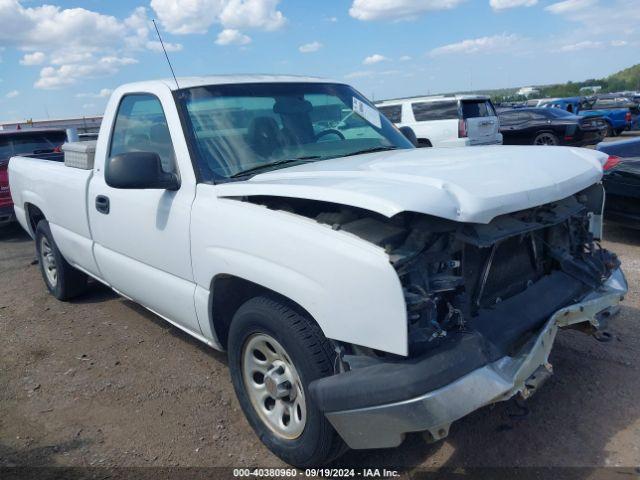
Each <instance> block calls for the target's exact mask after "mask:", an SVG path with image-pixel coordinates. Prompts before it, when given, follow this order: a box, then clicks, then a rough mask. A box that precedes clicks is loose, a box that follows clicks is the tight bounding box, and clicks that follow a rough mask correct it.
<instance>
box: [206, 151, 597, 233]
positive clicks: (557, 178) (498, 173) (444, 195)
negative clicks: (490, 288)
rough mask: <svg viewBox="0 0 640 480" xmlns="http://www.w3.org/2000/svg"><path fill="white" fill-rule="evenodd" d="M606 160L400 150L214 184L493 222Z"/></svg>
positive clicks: (388, 211) (558, 195) (591, 175)
mask: <svg viewBox="0 0 640 480" xmlns="http://www.w3.org/2000/svg"><path fill="white" fill-rule="evenodd" d="M606 159H607V155H606V154H603V153H601V152H596V151H593V150H587V149H584V148H567V147H505V146H495V147H464V148H422V149H415V150H398V151H389V152H379V153H370V154H365V155H357V156H353V157H345V158H336V159H332V160H324V161H317V162H313V163H307V164H303V165H297V166H294V167H289V168H283V169H280V170H276V171H273V172H269V173H263V174H259V175H256V176H254V177H252V178H250V179H249V180H247V181H242V182H232V183H225V184H220V185H217V186H216V192H217V195H218V196H219V197H240V196H253V195H269V196H279V197H293V198H306V199H311V200H320V201H326V202H333V203H338V204H343V205H351V206H354V207H360V208H364V209H367V210H372V211H375V212H378V213H380V214H382V215H385V216H387V217H392V216H393V215H396V214H398V213H400V212H405V211H407V212H419V213H424V214H428V215H434V216H437V217H442V218H447V219H450V220H455V221H459V222H473V223H488V222H490V221H491V220H492V219H493V218H495V217H496V216H498V215H502V214H505V213H510V212H515V211H518V210H524V209H526V208H531V207H534V206H537V205H542V204H545V203H548V202H552V201H555V200H560V199H562V198H565V197H568V196H569V195H572V194H574V193H576V192H579V191H580V190H582V189H584V188H587V187H589V186H591V185H593V184H594V183H596V182H598V181H599V180H600V179H601V177H602V164H603V163H604V161H606Z"/></svg>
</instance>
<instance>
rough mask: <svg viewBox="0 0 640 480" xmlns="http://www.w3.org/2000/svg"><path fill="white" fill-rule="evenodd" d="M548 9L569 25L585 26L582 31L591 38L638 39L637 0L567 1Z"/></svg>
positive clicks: (639, 11)
mask: <svg viewBox="0 0 640 480" xmlns="http://www.w3.org/2000/svg"><path fill="white" fill-rule="evenodd" d="M545 10H547V11H548V12H550V13H553V14H555V15H561V16H563V17H564V18H565V19H566V20H567V21H569V22H576V23H580V24H582V26H583V30H582V32H583V33H584V34H585V35H587V34H588V35H589V38H593V36H594V35H601V34H615V35H628V36H633V37H635V38H636V39H637V38H638V32H639V30H638V24H639V23H640V8H639V7H638V2H637V0H634V1H629V0H606V1H604V0H603V1H598V0H564V1H562V2H556V3H553V4H551V5H549V6H548V7H546V9H545Z"/></svg>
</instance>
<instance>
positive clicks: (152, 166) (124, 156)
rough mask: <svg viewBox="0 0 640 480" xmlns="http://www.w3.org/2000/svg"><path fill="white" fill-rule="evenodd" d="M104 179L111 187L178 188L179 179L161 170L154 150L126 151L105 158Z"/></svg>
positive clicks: (158, 158)
mask: <svg viewBox="0 0 640 480" xmlns="http://www.w3.org/2000/svg"><path fill="white" fill-rule="evenodd" d="M104 170H105V171H104V179H105V181H106V182H107V185H109V186H110V187H112V188H128V189H161V190H178V189H179V188H180V180H178V176H177V175H176V174H174V173H167V172H164V171H162V162H161V160H160V156H159V155H158V154H157V153H154V152H127V153H121V154H120V155H116V156H115V157H111V158H109V159H107V163H106V165H105V169H104Z"/></svg>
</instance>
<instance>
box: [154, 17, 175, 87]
mask: <svg viewBox="0 0 640 480" xmlns="http://www.w3.org/2000/svg"><path fill="white" fill-rule="evenodd" d="M151 21H152V22H153V26H154V27H155V28H156V33H157V34H158V40H160V45H161V46H162V51H163V52H164V56H165V58H166V59H167V63H168V64H169V69H170V70H171V75H173V79H174V80H175V82H176V87H177V88H180V85H178V79H177V78H176V73H175V72H174V71H173V66H172V65H171V60H169V55H167V49H166V48H164V42H163V41H162V37H161V36H160V30H158V25H156V21H155V19H152V20H151Z"/></svg>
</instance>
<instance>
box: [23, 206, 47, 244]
mask: <svg viewBox="0 0 640 480" xmlns="http://www.w3.org/2000/svg"><path fill="white" fill-rule="evenodd" d="M24 210H25V214H26V220H27V225H28V226H29V229H30V233H31V236H33V237H34V238H35V235H36V227H37V226H38V222H39V221H40V220H46V219H47V217H46V215H45V214H44V212H43V211H42V210H41V209H40V208H39V207H38V206H36V205H34V204H33V203H31V202H27V203H25V204H24Z"/></svg>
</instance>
